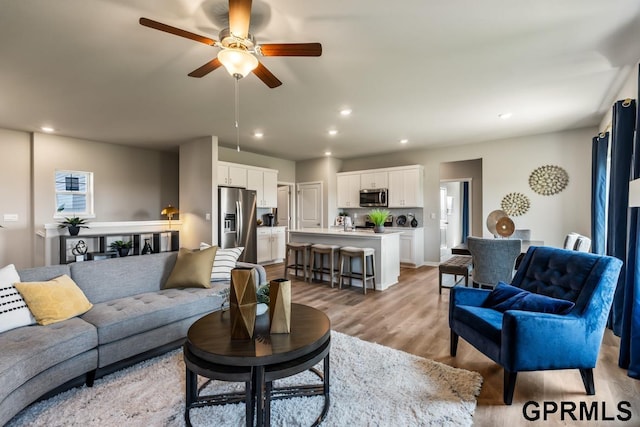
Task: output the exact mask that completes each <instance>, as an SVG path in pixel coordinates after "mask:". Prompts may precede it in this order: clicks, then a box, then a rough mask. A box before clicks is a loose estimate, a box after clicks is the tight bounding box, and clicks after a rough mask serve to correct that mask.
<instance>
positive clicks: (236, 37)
mask: <svg viewBox="0 0 640 427" xmlns="http://www.w3.org/2000/svg"><path fill="white" fill-rule="evenodd" d="M250 19H251V0H229V28H225V29H223V30H222V31H220V34H219V35H218V37H219V39H220V40H219V41H217V40H214V39H212V38H209V37H204V36H200V35H198V34H194V33H192V32H189V31H186V30H182V29H180V28H176V27H172V26H170V25H166V24H163V23H161V22H157V21H154V20H151V19H148V18H140V24H141V25H144V26H145V27H149V28H153V29H155V30H159V31H164V32H166V33H170V34H174V35H176V36H180V37H184V38H187V39H191V40H194V41H197V42H200V43H204V44H206V45H209V46H215V47H219V48H220V51H219V52H218V56H217V57H216V58H214V59H212V60H211V61H209V62H207V63H206V64H204V65H203V66H202V67H200V68H197V69H195V70H193V71H192V72H190V73H189V76H191V77H204V76H206V75H207V74H209V73H210V72H212V71H213V70H215V69H216V68H219V67H220V66H224V67H225V68H226V69H227V71H228V72H229V74H231V75H232V76H233V77H235V78H236V80H237V79H240V78H242V77H245V76H246V75H247V74H249V73H250V72H253V74H255V75H256V76H258V78H259V79H260V80H262V81H263V82H264V83H265V84H266V85H267V86H269V87H270V88H275V87H278V86H280V85H281V84H282V82H281V81H280V80H278V78H277V77H276V76H274V75H273V73H272V72H271V71H269V70H268V69H267V68H266V67H265V66H264V65H263V64H262V63H261V62H260V61H259V60H258V58H257V57H256V55H257V56H320V55H322V45H321V44H320V43H266V44H258V43H256V40H255V38H254V37H253V35H252V34H250V33H249V21H250Z"/></svg>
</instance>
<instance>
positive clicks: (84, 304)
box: [15, 274, 93, 325]
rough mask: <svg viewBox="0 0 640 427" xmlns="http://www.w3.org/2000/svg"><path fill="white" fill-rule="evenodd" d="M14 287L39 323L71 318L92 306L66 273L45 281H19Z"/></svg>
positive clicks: (45, 323) (48, 323)
mask: <svg viewBox="0 0 640 427" xmlns="http://www.w3.org/2000/svg"><path fill="white" fill-rule="evenodd" d="M15 287H16V289H17V290H18V292H20V295H22V298H24V300H25V301H26V302H27V306H29V310H31V313H33V316H34V317H35V318H36V321H37V322H38V323H39V324H40V325H50V324H51V323H56V322H62V321H63V320H67V319H71V318H72V317H76V316H79V315H81V314H84V313H86V312H87V311H89V310H90V309H91V307H93V304H91V303H90V302H89V300H88V299H87V297H86V296H85V295H84V292H82V289H80V288H79V287H78V285H76V282H74V281H73V280H72V279H71V277H69V276H67V275H66V274H65V275H62V276H60V277H56V278H55V279H52V280H49V281H47V282H19V283H16V284H15Z"/></svg>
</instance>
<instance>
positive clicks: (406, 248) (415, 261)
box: [392, 227, 424, 267]
mask: <svg viewBox="0 0 640 427" xmlns="http://www.w3.org/2000/svg"><path fill="white" fill-rule="evenodd" d="M392 230H393V231H402V234H401V235H400V263H401V264H402V265H403V266H405V267H420V266H421V265H422V264H424V228H423V227H419V228H402V227H397V228H392Z"/></svg>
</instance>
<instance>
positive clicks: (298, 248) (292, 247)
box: [284, 242, 311, 282]
mask: <svg viewBox="0 0 640 427" xmlns="http://www.w3.org/2000/svg"><path fill="white" fill-rule="evenodd" d="M310 247H311V243H305V242H289V243H287V246H286V249H285V252H284V278H285V279H288V278H289V270H290V269H294V270H295V273H296V277H297V276H298V270H302V275H303V277H304V281H305V282H306V281H307V266H308V264H309V262H308V254H309V248H310ZM290 252H293V258H292V263H291V264H290V263H289V253H290ZM298 254H302V261H300V260H299V259H298Z"/></svg>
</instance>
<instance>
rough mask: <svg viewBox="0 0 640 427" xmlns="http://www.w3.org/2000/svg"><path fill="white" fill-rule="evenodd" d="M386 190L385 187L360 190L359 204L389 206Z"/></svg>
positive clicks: (366, 206)
mask: <svg viewBox="0 0 640 427" xmlns="http://www.w3.org/2000/svg"><path fill="white" fill-rule="evenodd" d="M388 191H389V190H387V189H386V188H372V189H368V190H360V206H361V207H363V208H369V207H387V206H389V202H388V197H387V196H388V194H387V193H388Z"/></svg>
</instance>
